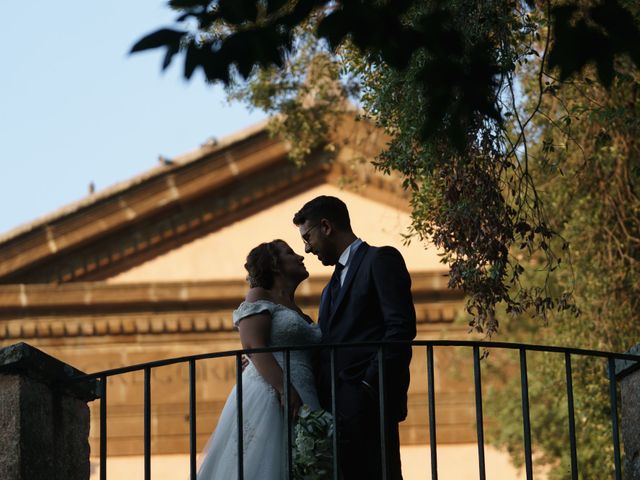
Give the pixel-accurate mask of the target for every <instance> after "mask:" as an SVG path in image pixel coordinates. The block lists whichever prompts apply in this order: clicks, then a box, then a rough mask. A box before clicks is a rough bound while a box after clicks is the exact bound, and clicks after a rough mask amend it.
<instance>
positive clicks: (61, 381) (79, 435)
mask: <svg viewBox="0 0 640 480" xmlns="http://www.w3.org/2000/svg"><path fill="white" fill-rule="evenodd" d="M76 375H82V372H80V371H79V370H76V369H75V368H73V367H71V366H70V365H67V364H65V363H62V362H61V361H59V360H56V359H55V358H53V357H51V356H49V355H47V354H46V353H44V352H42V351H40V350H38V349H36V348H33V347H31V346H30V345H27V344H26V343H18V344H15V345H11V346H9V347H6V348H3V349H0V479H2V480H33V479H40V478H42V479H44V478H46V479H51V480H88V479H89V407H88V405H87V402H89V401H91V400H95V399H96V398H97V397H98V395H97V392H98V389H97V386H98V383H97V382H96V381H85V382H78V383H73V384H68V383H67V381H68V379H69V378H70V377H73V376H76Z"/></svg>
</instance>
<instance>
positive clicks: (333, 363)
mask: <svg viewBox="0 0 640 480" xmlns="http://www.w3.org/2000/svg"><path fill="white" fill-rule="evenodd" d="M335 357H336V349H335V348H334V347H331V349H330V350H329V360H330V364H331V365H330V366H331V411H332V412H333V480H338V465H340V463H339V459H338V455H339V453H338V420H337V418H338V416H337V414H336V358H335Z"/></svg>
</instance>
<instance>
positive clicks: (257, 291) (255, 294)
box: [244, 287, 273, 302]
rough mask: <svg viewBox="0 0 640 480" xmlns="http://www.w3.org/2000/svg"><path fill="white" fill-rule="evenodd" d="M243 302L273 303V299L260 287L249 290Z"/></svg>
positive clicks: (268, 292) (269, 293)
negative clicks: (267, 301)
mask: <svg viewBox="0 0 640 480" xmlns="http://www.w3.org/2000/svg"><path fill="white" fill-rule="evenodd" d="M244 299H245V301H247V302H256V301H258V300H269V301H273V297H272V296H271V292H270V291H269V290H267V289H265V288H262V287H253V288H250V289H249V291H248V292H247V295H246V296H245V298H244Z"/></svg>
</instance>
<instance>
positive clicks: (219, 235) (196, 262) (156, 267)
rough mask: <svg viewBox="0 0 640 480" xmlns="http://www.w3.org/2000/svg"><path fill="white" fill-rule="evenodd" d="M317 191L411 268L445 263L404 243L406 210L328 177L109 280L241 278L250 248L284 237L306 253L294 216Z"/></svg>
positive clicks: (313, 263)
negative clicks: (345, 207) (334, 198)
mask: <svg viewBox="0 0 640 480" xmlns="http://www.w3.org/2000/svg"><path fill="white" fill-rule="evenodd" d="M318 195H333V196H337V197H340V198H341V199H342V200H343V201H344V202H345V203H346V204H347V205H348V207H349V211H350V215H351V224H352V227H353V229H354V231H355V232H356V233H357V234H358V235H360V236H361V237H362V238H363V239H365V240H366V241H367V242H368V243H370V244H372V245H392V246H395V247H396V248H398V249H399V250H400V251H401V252H402V254H403V256H404V258H405V261H406V262H407V265H408V266H409V269H410V270H411V271H437V270H442V269H443V265H442V264H441V263H440V262H439V257H438V256H437V254H436V251H435V249H433V248H432V249H428V250H425V248H424V245H422V244H420V242H417V241H414V242H411V244H409V245H405V242H404V239H403V237H402V234H403V233H406V232H407V229H408V227H409V224H410V217H409V214H408V213H407V212H406V211H403V210H400V209H398V208H395V207H392V206H389V205H386V204H384V203H381V202H379V201H376V200H372V199H370V198H367V197H364V196H362V195H359V194H357V193H354V192H351V191H348V190H344V189H340V188H338V187H337V186H335V185H332V184H328V183H325V184H323V185H318V186H316V187H313V188H310V189H309V190H307V191H304V192H302V193H299V194H297V195H294V196H292V197H290V198H288V199H286V200H284V201H282V202H279V203H277V204H275V205H271V206H268V207H265V208H264V209H263V210H260V211H257V212H255V213H254V214H253V215H251V216H249V217H246V218H243V219H240V220H238V221H236V222H233V223H231V224H229V225H227V226H225V227H223V228H220V229H219V230H216V231H214V232H211V233H209V234H207V235H205V236H203V237H201V238H198V239H195V240H193V241H192V242H190V243H187V244H184V245H182V246H180V247H177V248H175V249H173V250H171V251H169V252H167V253H165V254H163V255H159V256H157V257H155V258H153V259H151V260H149V261H147V262H145V263H143V264H141V265H137V266H135V267H133V268H131V269H129V270H127V271H124V272H121V273H119V274H118V275H115V276H114V277H112V278H110V279H108V281H109V282H110V283H123V282H130V283H139V282H157V281H162V282H164V281H168V282H180V281H205V280H213V279H220V280H234V279H242V278H244V277H245V275H246V271H245V269H244V268H243V265H244V263H245V260H246V256H247V253H248V252H249V250H250V249H251V248H253V247H255V246H256V245H257V244H258V243H260V242H266V241H270V240H273V239H275V238H280V239H283V240H284V241H286V242H287V243H288V244H289V245H291V246H292V248H293V249H294V250H295V251H297V252H299V253H301V254H302V253H303V251H304V249H303V246H302V241H301V240H300V236H299V234H298V229H297V228H296V227H295V226H294V225H293V223H292V218H293V215H294V213H295V212H296V211H297V210H298V209H299V208H300V207H301V206H302V205H303V204H304V203H305V202H307V201H308V200H310V199H312V198H314V197H316V196H318ZM305 265H306V267H307V270H309V273H310V274H311V275H312V276H322V275H329V274H330V269H329V268H327V267H325V266H323V265H322V264H321V263H320V262H319V261H318V260H317V259H315V257H313V256H312V255H307V258H306V260H305Z"/></svg>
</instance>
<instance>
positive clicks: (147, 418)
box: [73, 340, 640, 480]
mask: <svg viewBox="0 0 640 480" xmlns="http://www.w3.org/2000/svg"><path fill="white" fill-rule="evenodd" d="M408 344H409V342H360V343H349V344H335V345H322V346H317V345H314V346H309V345H305V346H287V347H270V348H260V349H247V350H232V351H226V352H215V353H207V354H200V355H191V356H186V357H178V358H172V359H168V360H159V361H154V362H147V363H144V364H137V365H131V366H127V367H121V368H115V369H111V370H106V371H102V372H97V373H92V374H89V375H82V376H78V377H75V378H74V379H73V381H82V380H95V379H97V380H99V381H100V390H101V395H100V479H101V480H106V478H107V398H108V397H107V390H108V389H107V384H108V383H107V380H108V379H109V378H110V377H114V376H117V375H123V374H126V373H132V372H139V371H143V372H144V479H145V480H149V479H150V478H151V402H152V398H151V370H152V369H154V368H159V367H163V366H167V365H173V364H180V363H182V364H188V366H189V454H190V456H189V470H190V478H191V479H192V480H195V479H196V474H197V471H196V455H197V453H198V452H197V451H196V425H197V422H196V387H197V385H196V362H199V361H202V360H208V359H214V358H224V357H235V360H236V361H235V370H236V400H237V411H238V415H237V427H238V439H237V448H238V479H240V480H242V479H243V478H244V474H243V471H244V464H243V434H242V432H243V428H242V425H243V415H242V409H243V408H242V396H243V392H242V355H244V354H254V353H265V352H284V362H283V373H284V379H285V385H286V387H285V389H284V411H285V412H289V385H290V382H291V378H290V353H291V351H300V350H317V349H329V352H330V356H329V358H330V368H331V405H332V408H333V411H335V407H336V369H335V353H336V350H340V349H345V348H363V347H367V348H375V349H377V354H378V362H379V405H380V409H379V415H380V438H381V452H382V455H381V459H380V463H381V465H380V466H381V471H382V477H383V478H387V474H386V472H387V455H386V444H385V437H386V435H385V434H386V432H385V373H386V372H385V368H384V362H383V361H382V359H383V356H384V355H383V354H384V350H385V349H388V348H392V347H393V346H407V345H408ZM410 345H411V346H412V347H414V348H415V347H426V357H427V358H426V360H427V389H428V396H427V399H428V400H427V404H428V405H427V409H428V418H429V422H428V423H429V446H430V451H431V477H432V480H437V478H438V457H437V436H436V433H437V432H436V399H435V387H434V371H435V362H434V349H435V348H443V347H465V348H469V349H471V351H472V355H473V377H474V393H475V415H476V422H475V423H476V434H477V443H478V472H479V477H480V480H485V479H486V466H485V452H484V448H485V437H484V419H483V398H482V372H481V354H480V349H486V350H487V351H489V350H494V349H503V350H516V351H518V353H519V369H520V386H521V397H522V424H523V444H524V445H523V449H524V459H525V472H526V478H527V480H531V479H532V478H533V457H532V447H531V420H530V406H529V384H528V371H527V353H528V352H549V353H558V354H562V355H564V361H565V379H566V390H567V408H568V429H569V443H570V445H569V448H570V453H571V478H572V479H574V480H577V479H578V455H577V443H576V425H575V406H574V389H573V371H572V357H574V356H581V357H594V358H603V359H606V361H607V365H606V371H607V373H608V378H609V402H610V409H611V431H612V442H613V463H614V469H615V479H616V480H622V469H621V461H620V434H619V425H618V400H617V386H616V376H615V360H616V359H619V360H628V361H631V362H640V356H638V355H630V354H622V353H610V352H603V351H597V350H584V349H577V348H565V347H556V346H542V345H530V344H519V343H505V342H483V341H457V340H424V341H423V340H416V341H413V342H410ZM333 422H334V424H333V426H334V432H338V427H339V426H338V425H337V423H336V419H335V416H334V420H333ZM285 426H286V431H287V432H288V435H287V445H288V455H287V456H288V462H287V465H288V469H289V478H292V456H291V451H292V447H291V446H292V433H291V431H292V429H291V428H290V427H291V418H290V416H289V415H285ZM338 433H339V432H338ZM337 437H338V435H335V434H334V436H333V478H334V479H337V478H338V465H339V458H338V455H339V449H338V440H337Z"/></svg>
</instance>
